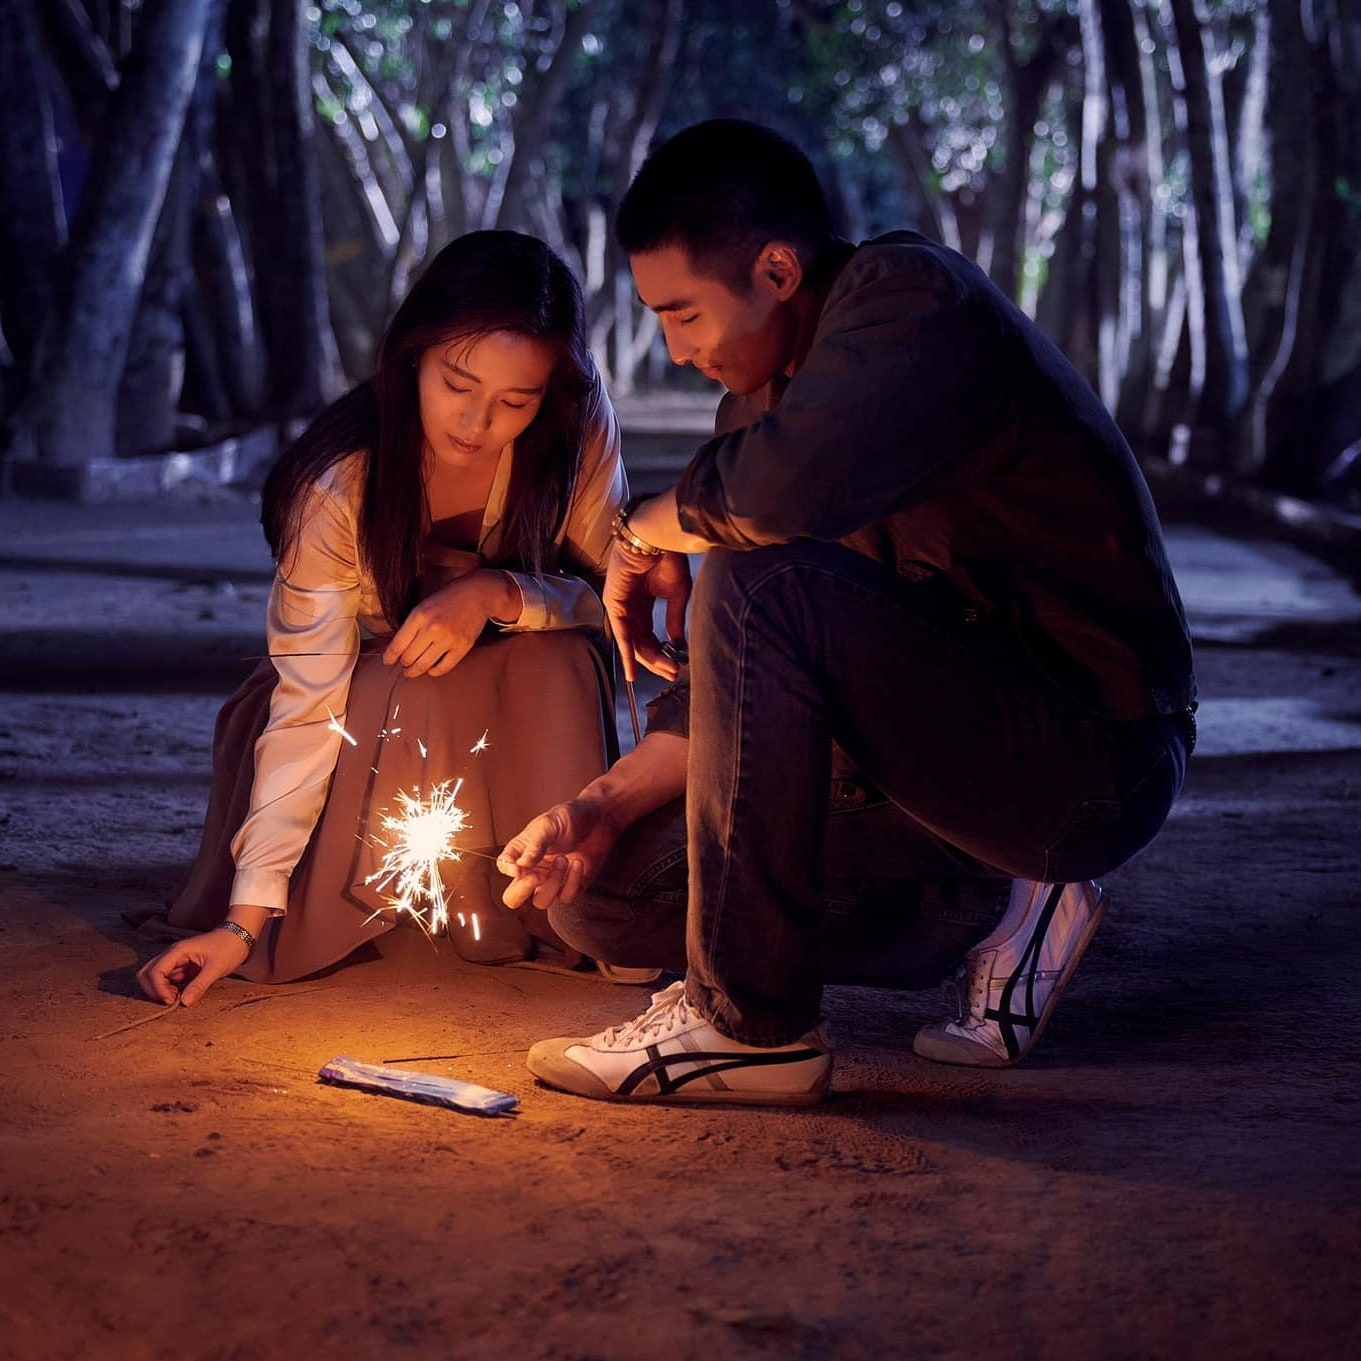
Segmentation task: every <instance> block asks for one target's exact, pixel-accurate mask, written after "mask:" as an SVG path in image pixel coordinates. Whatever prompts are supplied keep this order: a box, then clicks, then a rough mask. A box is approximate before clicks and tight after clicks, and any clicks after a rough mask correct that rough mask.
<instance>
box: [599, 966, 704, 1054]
mask: <svg viewBox="0 0 1361 1361" xmlns="http://www.w3.org/2000/svg"><path fill="white" fill-rule="evenodd" d="M694 1014H695V1012H694V1008H692V1007H691V1005H690V1004H689V1002H687V1001H686V1000H685V981H684V979H682V980H681V981H680V982H677V983H673V984H672V985H671V986H670V987H669V988H663V989H662V991H661V992H654V993H653V994H652V1005H651V1006H650V1007H648V1009H647V1010H646V1011H645V1012H643V1014H642V1015H641V1016H635V1017H634V1018H633V1020H631V1021H626V1022H624V1024H623V1025H616V1026H611V1027H610V1028H609V1029H608V1030H607V1031H606V1032H605V1034H604V1036H603V1038H604V1041H605V1043H606V1044H607V1045H614V1044H626V1045H627V1044H636V1043H637V1042H638V1041H640V1040H646V1039H650V1038H651V1037H652V1036H654V1035H662V1034H667V1035H669V1034H670V1033H671V1032H672V1031H673V1030H675V1029H676V1027H677V1026H683V1025H688V1024H689V1022H690V1020H691V1018H692V1017H693V1016H694Z"/></svg>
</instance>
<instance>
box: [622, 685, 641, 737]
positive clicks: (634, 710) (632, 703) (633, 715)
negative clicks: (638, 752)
mask: <svg viewBox="0 0 1361 1361" xmlns="http://www.w3.org/2000/svg"><path fill="white" fill-rule="evenodd" d="M624 693H625V694H626V695H627V696H628V700H629V720H630V722H631V723H632V724H633V745H634V746H635V747H636V746H637V745H638V743H639V742H641V741H642V740H643V734H642V730H641V729H640V728H639V727H638V701H637V700H636V699H634V697H633V682H632V681H631V680H626V681H625V682H624Z"/></svg>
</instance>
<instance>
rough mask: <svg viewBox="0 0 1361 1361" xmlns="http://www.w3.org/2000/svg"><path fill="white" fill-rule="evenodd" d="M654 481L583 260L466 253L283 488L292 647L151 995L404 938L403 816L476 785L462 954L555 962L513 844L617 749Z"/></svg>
mask: <svg viewBox="0 0 1361 1361" xmlns="http://www.w3.org/2000/svg"><path fill="white" fill-rule="evenodd" d="M626 495H627V487H626V484H625V479H624V470H623V465H622V463H621V461H620V452H619V430H618V425H617V422H616V421H615V418H614V413H613V411H612V410H611V408H610V405H609V402H608V400H607V398H606V396H605V392H604V389H603V386H602V385H601V382H600V378H599V375H598V374H597V372H596V370H595V366H594V364H593V363H592V361H591V358H590V354H589V352H588V350H587V348H586V344H585V339H584V318H583V307H582V300H581V293H580V290H579V288H578V287H577V284H576V281H575V280H574V279H573V277H572V275H571V273H570V271H569V270H568V269H567V268H566V266H565V265H564V264H563V263H562V262H561V261H560V260H559V259H558V258H557V257H556V256H555V255H554V254H553V252H552V251H551V250H549V249H548V247H547V246H545V245H543V244H542V243H541V242H539V241H536V240H534V239H533V238H531V237H527V236H522V235H520V234H518V233H515V232H503V231H495V232H475V233H472V234H471V235H468V236H464V237H461V238H460V239H458V240H456V241H454V242H452V243H451V244H450V245H448V246H446V247H445V248H444V250H442V251H441V252H440V253H439V255H437V256H436V257H435V259H434V260H433V261H432V262H431V264H430V265H429V267H428V268H427V269H426V271H425V273H424V274H423V275H422V277H421V278H420V280H419V282H418V283H417V284H416V285H415V287H414V288H413V289H412V290H411V293H410V295H409V296H408V297H407V298H406V300H405V301H404V302H403V303H402V305H401V307H400V308H399V309H398V311H397V314H396V316H395V317H394V318H393V321H392V324H391V326H390V327H389V329H388V331H387V334H386V335H385V337H384V339H383V342H382V345H381V347H380V350H379V356H378V363H377V370H376V372H375V374H374V376H373V377H372V378H371V379H370V380H369V381H367V382H365V383H363V384H361V385H360V386H359V387H357V388H355V389H354V390H353V391H351V392H350V393H348V394H347V395H346V396H344V397H342V398H341V399H340V400H339V401H337V402H336V403H334V404H333V405H332V406H331V407H329V408H328V409H327V410H326V411H325V412H323V413H322V414H321V416H319V417H318V418H317V420H316V421H315V422H314V423H313V424H312V425H311V427H310V428H309V429H308V430H307V431H306V432H305V433H304V434H303V436H302V437H301V438H300V439H299V440H298V441H297V443H296V444H294V445H293V446H292V447H291V448H290V449H288V450H287V451H286V452H285V454H284V455H283V457H282V458H281V459H280V461H279V463H278V464H277V465H276V467H275V468H274V470H273V472H272V473H271V475H270V477H269V480H268V482H267V483H266V486H265V491H264V505H263V512H262V517H261V518H262V521H263V524H264V528H265V534H266V536H267V538H268V539H269V543H270V547H271V549H272V550H273V552H274V555H275V558H276V561H277V573H276V576H275V580H274V585H273V588H272V590H271V592H270V597H269V605H268V610H267V616H266V631H267V637H268V651H269V659H268V661H266V662H264V663H262V664H261V666H260V667H259V668H257V670H256V671H255V673H254V674H253V675H252V676H251V677H250V678H249V679H248V680H247V681H246V682H245V684H244V685H243V686H242V687H241V689H240V690H239V691H238V692H237V693H236V694H235V695H234V696H233V697H232V698H231V699H230V700H228V702H227V704H226V705H225V707H224V708H223V710H222V712H221V714H220V716H219V718H218V724H217V730H216V734H215V739H214V746H213V784H212V793H211V796H210V801H209V807H208V814H207V819H206V823H205V827H204V833H203V841H202V845H201V847H200V849H199V854H198V858H197V860H196V862H195V864H194V867H193V870H192V871H191V873H190V875H189V878H188V881H187V882H186V884H185V885H184V887H183V889H182V890H181V891H180V892H179V894H178V896H177V897H176V898H175V900H174V901H173V903H172V904H171V906H170V908H169V911H168V913H166V914H165V915H164V916H159V917H157V918H156V919H155V920H151V921H148V922H147V923H146V924H147V925H149V926H158V927H160V928H161V929H162V930H165V929H166V928H168V929H169V932H170V933H173V934H176V935H178V936H180V937H184V936H185V935H186V934H187V938H185V939H179V940H178V941H177V943H175V944H173V945H171V946H170V947H169V948H167V949H166V950H164V951H163V952H162V953H161V954H159V955H157V956H156V957H155V958H154V959H152V960H150V961H149V962H148V963H147V964H146V965H144V966H143V968H142V969H141V971H140V972H139V974H138V981H139V982H140V984H141V986H142V989H143V991H144V992H146V993H147V995H148V996H150V997H153V998H156V999H158V1000H160V1001H162V1002H166V1003H172V1002H174V1001H175V1000H176V999H177V998H178V999H179V1000H182V1001H183V1002H184V1003H186V1004H192V1003H193V1002H195V1001H197V1000H198V999H199V998H200V997H201V996H202V995H203V993H204V992H205V991H206V990H207V989H208V988H209V987H210V986H211V985H212V984H213V983H214V982H215V981H216V980H217V979H218V978H221V977H222V976H223V975H224V974H227V973H233V972H234V973H237V974H239V975H241V976H243V977H246V978H249V979H252V980H254V981H257V982H285V981H288V980H290V979H294V978H298V977H300V976H302V975H303V974H307V973H311V972H313V971H315V970H317V969H320V968H323V967H325V966H326V965H329V964H332V963H334V962H335V961H337V960H339V959H341V958H343V957H344V956H345V955H347V954H349V953H350V952H351V951H352V950H353V949H354V948H355V947H356V946H358V945H359V944H360V943H361V942H363V941H365V940H369V939H371V938H372V937H373V936H376V935H378V934H380V933H382V932H384V931H386V930H389V929H391V926H392V925H393V921H394V914H393V912H392V911H391V908H390V904H389V902H388V899H387V897H386V896H385V886H384V883H383V876H382V874H381V863H382V858H383V855H384V852H385V850H386V849H387V846H388V845H389V844H390V843H391V840H392V836H391V833H390V832H385V831H384V828H383V821H384V818H385V817H391V816H395V815H399V814H400V812H401V809H402V803H401V798H400V796H401V795H403V794H406V795H408V796H413V797H421V798H428V797H429V796H430V792H431V790H432V789H433V788H434V787H435V786H436V785H437V784H439V783H440V782H442V781H449V782H453V781H455V780H458V779H462V781H463V783H462V785H461V786H460V787H459V789H458V795H457V800H456V801H457V804H458V806H459V807H460V808H461V809H462V810H463V812H464V814H465V816H466V820H467V823H468V827H467V830H466V831H464V832H463V833H461V834H460V836H459V837H458V838H457V842H458V845H459V847H460V849H462V850H466V851H468V852H470V854H465V855H464V856H463V857H462V859H461V860H460V861H458V862H456V863H455V862H446V863H445V864H444V867H443V868H444V874H443V881H444V884H445V888H446V893H447V898H448V904H449V910H450V927H449V930H450V935H451V937H452V939H453V943H454V946H455V948H456V949H457V950H458V952H459V953H460V954H461V955H463V956H464V957H465V958H469V959H474V960H478V961H481V962H487V963H495V962H502V961H507V960H518V959H522V958H525V957H527V956H528V955H530V954H531V953H532V952H533V950H534V948H535V947H534V943H533V941H532V940H531V938H530V936H529V928H530V927H533V928H534V930H535V931H541V932H542V931H548V928H547V927H546V926H545V924H544V922H543V919H542V918H541V916H540V914H513V913H511V912H509V911H508V910H507V909H505V908H504V907H502V906H501V905H500V901H499V899H500V888H499V883H500V878H499V876H498V875H497V874H496V873H495V869H494V866H493V864H492V860H491V858H490V857H491V856H494V854H495V852H496V850H497V849H498V848H499V847H500V845H501V844H502V842H504V840H505V839H506V838H508V837H509V836H510V835H512V834H513V833H514V832H515V831H517V830H518V829H519V828H520V827H521V826H523V825H524V823H525V822H526V821H527V820H528V819H529V818H530V817H531V816H532V815H533V814H534V813H535V812H537V811H538V810H539V809H541V808H544V807H547V806H548V805H549V804H551V803H553V802H555V801H557V800H559V799H562V798H566V797H568V796H569V795H570V794H572V793H574V792H575V791H576V790H577V789H579V788H581V786H582V785H583V784H584V783H586V782H587V781H588V780H589V779H591V778H592V777H593V776H595V775H597V774H599V773H600V772H601V771H602V770H603V769H605V767H606V765H607V764H608V760H609V756H610V754H611V749H612V747H613V740H614V729H613V710H612V705H611V700H610V687H609V683H608V677H607V672H606V670H605V665H604V653H603V646H602V643H603V632H602V630H603V629H604V627H605V622H604V613H603V610H602V608H601V605H600V601H599V599H598V597H597V595H596V593H595V590H594V588H593V587H594V585H596V584H598V582H599V579H600V577H601V576H602V575H603V572H604V564H605V560H606V558H607V557H608V553H609V545H610V526H611V521H612V519H613V516H614V513H615V511H616V510H617V509H618V508H619V507H620V506H621V505H622V504H623V502H624V500H625V498H626ZM450 787H451V788H452V783H451V785H450ZM390 892H391V886H390V885H389V886H387V888H386V893H389V894H390ZM550 934H551V933H550Z"/></svg>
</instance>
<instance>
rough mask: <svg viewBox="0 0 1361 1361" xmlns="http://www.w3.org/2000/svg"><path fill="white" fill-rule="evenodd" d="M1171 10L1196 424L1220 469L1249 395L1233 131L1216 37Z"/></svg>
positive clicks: (1178, 7) (1186, 0)
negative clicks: (1191, 226) (1197, 347)
mask: <svg viewBox="0 0 1361 1361" xmlns="http://www.w3.org/2000/svg"><path fill="white" fill-rule="evenodd" d="M1171 9H1172V18H1173V22H1174V24H1175V27H1176V43H1177V48H1178V51H1179V53H1180V56H1181V72H1182V96H1183V98H1184V100H1185V105H1186V148H1187V154H1188V156H1189V159H1190V166H1191V198H1192V203H1193V206H1194V211H1195V240H1196V251H1197V263H1198V265H1199V275H1200V280H1199V282H1200V290H1201V298H1200V313H1201V324H1202V325H1203V326H1204V346H1205V349H1204V355H1205V366H1204V377H1203V385H1202V387H1201V390H1200V393H1199V400H1198V402H1197V403H1196V424H1197V426H1199V427H1200V429H1201V431H1202V432H1203V433H1204V435H1205V436H1207V437H1210V438H1212V439H1213V440H1214V442H1215V443H1216V444H1217V445H1219V446H1220V447H1219V448H1218V451H1217V452H1214V453H1211V454H1210V459H1211V461H1214V462H1216V463H1222V462H1223V461H1224V457H1225V454H1226V452H1227V450H1226V448H1225V447H1224V446H1225V445H1227V443H1228V441H1229V440H1231V438H1232V436H1233V433H1234V429H1235V425H1236V422H1237V420H1238V417H1239V415H1240V413H1241V412H1242V411H1243V408H1244V405H1245V403H1246V401H1247V395H1248V383H1247V377H1248V375H1247V345H1246V341H1245V338H1244V334H1243V311H1242V285H1241V280H1240V277H1239V271H1238V254H1237V234H1236V232H1235V230H1234V225H1233V186H1232V183H1231V180H1230V176H1229V165H1228V132H1227V127H1226V125H1225V120H1224V109H1223V101H1222V98H1221V93H1220V88H1219V75H1218V71H1217V68H1216V66H1215V53H1214V50H1213V49H1214V35H1213V33H1211V32H1209V31H1208V30H1207V29H1205V28H1203V27H1202V25H1201V22H1200V19H1199V17H1198V15H1197V13H1196V7H1195V4H1194V0H1171ZM1207 45H1208V50H1207ZM1188 266H1189V261H1188ZM1187 277H1188V283H1194V280H1193V279H1192V276H1191V274H1190V270H1189V268H1188V274H1187ZM1189 301H1190V302H1191V304H1192V315H1193V316H1194V315H1195V307H1194V304H1195V301H1196V300H1195V299H1194V297H1192V298H1191V299H1189Z"/></svg>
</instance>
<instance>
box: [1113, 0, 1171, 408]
mask: <svg viewBox="0 0 1361 1361" xmlns="http://www.w3.org/2000/svg"><path fill="white" fill-rule="evenodd" d="M1133 3H1135V4H1137V3H1138V0H1133ZM1101 27H1102V32H1103V33H1104V35H1105V47H1106V71H1107V87H1108V89H1109V91H1110V98H1111V120H1112V125H1113V130H1114V134H1115V148H1114V155H1113V157H1112V159H1111V163H1110V170H1111V183H1112V186H1113V188H1114V190H1115V197H1116V211H1117V215H1118V216H1117V218H1116V221H1115V222H1113V223H1112V224H1111V226H1112V227H1115V228H1116V229H1117V234H1118V247H1117V254H1118V259H1119V265H1118V270H1119V274H1118V278H1119V287H1118V295H1117V298H1116V334H1115V340H1114V348H1115V359H1114V368H1115V382H1116V393H1115V396H1114V398H1113V401H1112V410H1113V412H1114V413H1115V416H1116V419H1117V421H1118V422H1119V424H1120V425H1121V427H1122V428H1123V429H1126V430H1128V431H1131V432H1132V431H1133V429H1134V426H1135V423H1136V422H1137V420H1138V415H1139V402H1140V401H1141V400H1142V398H1143V396H1144V394H1145V393H1146V391H1147V388H1148V376H1149V370H1150V368H1151V365H1152V349H1151V335H1152V328H1151V324H1150V323H1151V320H1152V317H1151V308H1150V305H1149V296H1148V294H1149V290H1148V276H1149V269H1150V260H1149V244H1150V240H1149V237H1150V234H1149V218H1150V215H1151V214H1152V213H1154V212H1156V211H1157V210H1156V208H1155V207H1154V205H1153V203H1152V195H1151V192H1150V190H1151V183H1150V178H1149V141H1150V127H1149V110H1148V107H1147V104H1146V102H1145V84H1144V73H1143V70H1142V67H1141V55H1142V54H1141V51H1140V40H1139V33H1138V30H1137V28H1136V16H1135V13H1134V9H1133V8H1132V3H1131V0H1101ZM1153 132H1154V134H1155V135H1156V126H1155V128H1154V129H1153ZM1160 182H1161V180H1160Z"/></svg>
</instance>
